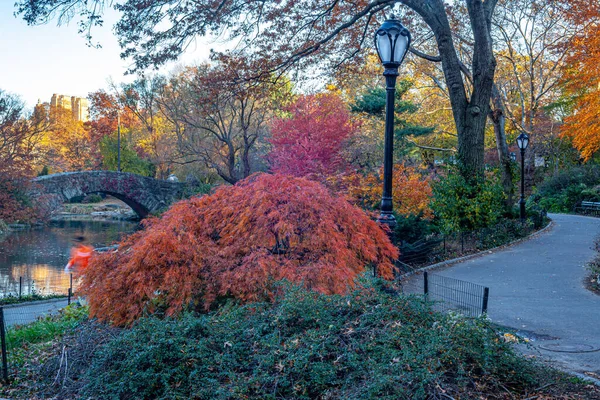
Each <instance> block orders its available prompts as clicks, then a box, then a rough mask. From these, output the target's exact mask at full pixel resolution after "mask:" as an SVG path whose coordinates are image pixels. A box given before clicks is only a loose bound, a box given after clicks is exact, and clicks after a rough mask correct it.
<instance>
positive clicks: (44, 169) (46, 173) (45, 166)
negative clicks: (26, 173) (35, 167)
mask: <svg viewBox="0 0 600 400" xmlns="http://www.w3.org/2000/svg"><path fill="white" fill-rule="evenodd" d="M49 173H50V171H49V170H48V166H47V165H44V168H42V170H41V171H40V172H39V173H38V176H45V175H48V174H49Z"/></svg>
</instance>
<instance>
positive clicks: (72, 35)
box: [0, 0, 211, 108]
mask: <svg viewBox="0 0 600 400" xmlns="http://www.w3.org/2000/svg"><path fill="white" fill-rule="evenodd" d="M13 4H14V0H0V89H3V90H5V91H8V92H10V93H14V94H17V95H19V96H20V97H21V98H22V99H23V100H24V101H25V102H26V104H27V106H28V107H29V108H32V107H33V106H34V105H35V104H36V103H37V101H38V99H40V100H41V101H42V102H49V101H50V98H51V97H52V94H53V93H58V94H64V95H69V96H79V97H86V96H87V95H88V93H90V92H93V91H96V90H98V89H101V88H106V87H107V86H108V85H107V82H108V79H109V78H112V80H113V81H115V82H117V83H119V82H124V81H130V80H131V79H133V78H132V77H131V76H127V77H125V76H124V75H123V74H124V72H125V70H126V69H127V66H128V65H129V61H127V60H121V58H120V57H119V53H120V48H119V45H118V42H117V39H116V38H115V36H114V35H113V34H112V25H113V24H114V22H115V21H116V20H117V19H118V14H117V13H116V12H114V11H112V10H109V13H108V14H107V15H105V18H104V21H105V24H104V26H103V27H102V28H95V30H94V31H93V32H92V34H93V41H94V42H95V43H96V42H100V44H101V45H102V48H101V49H95V48H90V47H88V46H87V45H86V40H85V38H83V37H82V36H81V35H79V34H78V33H77V24H76V23H75V22H71V23H70V24H69V25H68V26H65V25H63V26H60V27H57V26H56V22H55V21H54V22H51V23H49V24H48V25H42V26H27V24H26V23H25V22H24V21H23V20H22V19H20V18H19V19H17V18H15V17H14V16H13V12H14V8H13V7H14V6H13ZM190 47H191V48H190V49H188V51H187V52H186V54H184V55H183V56H182V57H181V59H180V63H185V64H191V63H194V62H201V61H206V60H207V59H208V56H209V49H210V47H211V44H210V42H209V41H208V40H201V41H199V43H198V44H197V45H195V46H194V45H192V46H190ZM174 66H175V64H174V63H172V64H170V65H167V66H166V67H165V68H163V69H161V71H163V72H166V71H168V70H170V69H172V68H174Z"/></svg>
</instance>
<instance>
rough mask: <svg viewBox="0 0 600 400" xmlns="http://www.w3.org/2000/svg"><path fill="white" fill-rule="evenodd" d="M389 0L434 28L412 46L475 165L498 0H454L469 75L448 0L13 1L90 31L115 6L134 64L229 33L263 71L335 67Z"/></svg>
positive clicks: (27, 11) (469, 167)
mask: <svg viewBox="0 0 600 400" xmlns="http://www.w3.org/2000/svg"><path fill="white" fill-rule="evenodd" d="M396 3H399V4H401V5H402V6H404V7H403V8H402V9H401V12H402V13H404V14H407V13H410V14H412V15H415V14H416V15H419V16H420V18H421V21H422V22H424V24H425V26H426V31H425V32H424V33H423V35H422V36H423V37H426V36H430V37H433V38H434V40H435V44H436V47H437V51H438V54H435V55H426V54H424V53H422V52H420V51H419V50H413V53H415V54H418V55H420V56H422V57H425V58H427V59H429V60H431V61H437V62H441V64H442V67H443V72H444V76H445V84H446V87H447V89H448V93H449V97H450V102H451V104H452V110H453V117H454V122H455V124H456V128H457V132H458V154H459V159H460V161H461V163H462V165H463V166H464V167H465V168H464V170H465V171H469V172H470V173H481V172H482V170H483V155H484V130H485V124H486V118H487V115H488V111H489V108H490V105H489V99H490V96H491V91H492V85H493V77H494V70H495V65H496V62H495V59H494V54H493V51H492V36H491V24H492V15H493V13H494V9H495V7H496V4H497V0H486V1H483V0H464V2H460V5H462V6H465V7H466V9H467V14H468V18H469V26H470V32H471V34H472V39H471V41H472V42H473V52H472V57H470V60H471V68H470V71H471V72H470V73H469V74H468V75H467V74H466V72H465V71H467V70H468V69H467V68H465V64H464V62H463V60H461V58H460V57H459V47H458V46H456V44H455V41H454V38H453V28H452V26H451V24H450V20H449V17H448V14H449V13H450V12H451V10H452V7H453V6H449V5H447V4H446V2H444V1H443V0H426V1H423V0H372V1H366V0H360V1H358V2H356V1H348V0H341V1H340V0H319V1H314V0H299V1H294V2H275V1H273V2H264V1H262V2H248V1H244V0H229V1H219V2H215V1H212V0H199V1H196V2H194V5H193V7H191V5H190V3H189V2H180V1H174V0H157V1H139V0H120V1H119V0H116V1H112V0H64V1H61V2H60V3H58V4H57V2H56V1H55V0H21V1H19V2H17V3H16V7H17V14H20V15H22V16H23V18H24V19H25V20H26V21H27V22H28V23H29V24H37V23H45V22H47V21H49V20H50V19H52V18H58V21H59V22H66V21H67V20H69V19H71V18H72V17H74V16H75V15H78V16H79V17H80V30H81V31H82V32H84V33H85V34H86V35H88V37H89V35H90V29H91V28H92V27H93V26H94V25H100V24H102V12H103V9H104V7H106V6H109V5H113V6H114V8H115V9H116V10H117V11H119V12H121V14H122V16H121V19H120V21H119V22H117V24H116V26H115V32H116V34H117V35H118V37H119V42H120V45H121V47H122V49H123V53H122V55H123V57H131V58H132V59H133V61H134V64H133V65H134V67H133V69H134V70H141V69H144V68H147V67H150V66H157V65H161V64H163V63H164V62H166V61H168V60H173V59H176V58H177V57H178V56H179V55H180V54H181V53H182V51H183V50H184V49H185V48H186V46H188V45H189V44H190V42H191V41H193V40H194V39H195V38H197V37H198V36H199V35H207V34H224V35H226V36H227V37H228V38H229V39H243V40H242V43H243V45H242V46H239V47H238V49H237V51H238V52H244V53H246V54H249V55H251V56H252V57H251V60H252V65H253V66H254V68H251V70H254V71H259V72H262V73H265V74H267V75H266V76H271V74H272V73H273V72H274V71H280V72H281V71H286V70H287V69H289V68H292V67H297V66H299V65H304V66H308V65H310V66H313V67H315V68H316V67H318V66H326V67H329V68H331V67H336V66H339V65H341V64H343V63H344V62H346V61H347V60H349V59H352V58H354V57H356V56H361V55H364V54H365V52H363V51H362V50H363V48H364V47H365V43H369V44H370V42H371V37H372V35H373V32H374V31H375V29H376V26H377V24H378V23H380V22H381V20H382V19H383V17H384V15H383V11H384V9H386V8H388V7H391V6H393V5H395V4H396ZM213 56H214V57H216V58H218V57H220V55H219V54H213ZM221 56H222V55H221ZM324 61H325V62H324ZM259 75H260V73H259ZM466 76H468V77H467V78H466ZM466 79H469V80H470V85H469V86H470V88H468V87H467V83H466V81H465V80H466Z"/></svg>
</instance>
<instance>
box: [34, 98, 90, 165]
mask: <svg viewBox="0 0 600 400" xmlns="http://www.w3.org/2000/svg"><path fill="white" fill-rule="evenodd" d="M47 118H48V121H49V125H48V127H47V130H46V132H45V133H44V138H43V140H42V142H41V146H42V148H43V152H44V159H45V160H44V163H45V165H51V166H52V167H53V170H55V171H84V170H90V169H96V168H97V166H98V164H97V161H98V160H99V155H98V140H97V138H95V137H93V136H92V132H91V130H90V127H89V125H88V124H86V123H84V122H83V121H78V120H77V119H76V118H75V117H74V116H73V112H72V111H71V110H70V109H66V108H62V107H60V106H58V107H52V106H50V107H49V110H48V114H47Z"/></svg>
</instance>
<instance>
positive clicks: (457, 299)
mask: <svg viewBox="0 0 600 400" xmlns="http://www.w3.org/2000/svg"><path fill="white" fill-rule="evenodd" d="M423 294H424V295H425V298H426V299H427V300H430V301H432V302H434V303H435V304H434V307H435V308H436V309H437V310H440V311H448V310H453V311H457V312H459V313H461V314H463V315H465V316H467V317H479V316H481V315H483V314H486V313H487V310H488V299H489V295H490V289H489V288H487V287H485V286H481V285H477V284H475V283H471V282H466V281H462V280H460V279H454V278H448V277H445V276H441V275H435V274H430V273H428V272H427V271H425V272H424V273H423Z"/></svg>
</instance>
